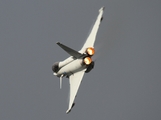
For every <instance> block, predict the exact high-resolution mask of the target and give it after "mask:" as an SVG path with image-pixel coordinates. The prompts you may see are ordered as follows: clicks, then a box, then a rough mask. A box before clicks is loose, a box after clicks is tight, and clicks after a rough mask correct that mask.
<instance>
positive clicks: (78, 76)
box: [66, 69, 85, 113]
mask: <svg viewBox="0 0 161 120" xmlns="http://www.w3.org/2000/svg"><path fill="white" fill-rule="evenodd" d="M84 72H85V69H84V70H82V71H79V72H77V73H74V74H72V75H71V76H70V77H69V84H70V94H69V106H68V110H67V111H66V113H69V112H70V111H71V109H72V108H73V106H74V99H75V97H76V95H77V92H78V89H79V86H80V84H81V81H82V78H83V75H84Z"/></svg>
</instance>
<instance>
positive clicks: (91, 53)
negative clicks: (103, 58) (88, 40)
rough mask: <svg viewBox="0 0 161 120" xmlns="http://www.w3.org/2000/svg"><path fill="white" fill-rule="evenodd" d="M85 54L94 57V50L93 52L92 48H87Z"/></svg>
mask: <svg viewBox="0 0 161 120" xmlns="http://www.w3.org/2000/svg"><path fill="white" fill-rule="evenodd" d="M86 52H87V54H88V55H90V56H92V55H94V53H95V50H94V48H92V47H89V48H87V50H86Z"/></svg>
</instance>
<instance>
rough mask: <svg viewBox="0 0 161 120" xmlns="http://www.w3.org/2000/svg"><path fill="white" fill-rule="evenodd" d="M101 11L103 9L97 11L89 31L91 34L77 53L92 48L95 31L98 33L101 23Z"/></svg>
mask: <svg viewBox="0 0 161 120" xmlns="http://www.w3.org/2000/svg"><path fill="white" fill-rule="evenodd" d="M103 10H104V7H102V8H100V9H99V15H98V17H97V19H96V22H95V24H94V26H93V28H92V30H91V33H90V34H89V36H88V38H87V40H86V42H85V44H84V45H83V47H82V49H81V50H80V51H79V52H81V53H84V52H85V50H86V49H87V48H88V47H94V42H95V39H96V35H97V31H98V28H99V25H100V23H101V21H102V20H103Z"/></svg>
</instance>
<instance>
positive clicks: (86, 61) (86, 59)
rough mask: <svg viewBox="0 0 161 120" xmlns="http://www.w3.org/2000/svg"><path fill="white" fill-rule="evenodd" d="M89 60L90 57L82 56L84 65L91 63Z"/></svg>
mask: <svg viewBox="0 0 161 120" xmlns="http://www.w3.org/2000/svg"><path fill="white" fill-rule="evenodd" d="M91 62H92V59H91V58H90V57H86V58H84V63H85V64H86V65H89V64H91Z"/></svg>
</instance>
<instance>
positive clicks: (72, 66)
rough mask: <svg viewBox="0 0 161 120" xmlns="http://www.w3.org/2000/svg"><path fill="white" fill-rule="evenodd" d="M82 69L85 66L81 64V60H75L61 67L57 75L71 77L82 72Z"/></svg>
mask: <svg viewBox="0 0 161 120" xmlns="http://www.w3.org/2000/svg"><path fill="white" fill-rule="evenodd" d="M84 68H85V65H83V64H82V59H77V60H74V61H72V62H71V63H69V64H67V65H65V66H64V67H62V68H61V69H60V70H59V71H58V73H57V75H62V74H64V75H71V74H73V73H75V72H78V71H80V70H83V69H84Z"/></svg>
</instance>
